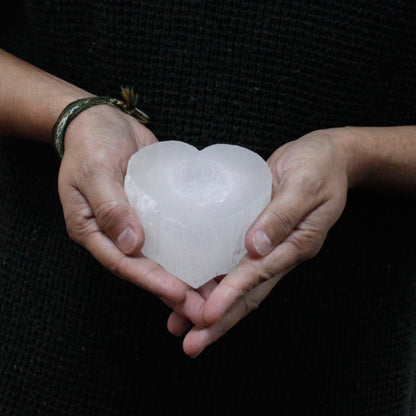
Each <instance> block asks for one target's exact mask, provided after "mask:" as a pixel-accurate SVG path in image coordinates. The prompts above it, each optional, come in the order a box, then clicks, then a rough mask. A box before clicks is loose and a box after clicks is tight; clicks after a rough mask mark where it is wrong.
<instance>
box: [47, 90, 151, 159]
mask: <svg viewBox="0 0 416 416" xmlns="http://www.w3.org/2000/svg"><path fill="white" fill-rule="evenodd" d="M121 97H122V99H121V100H118V99H117V98H111V97H97V96H95V97H87V98H80V99H79V100H75V101H73V102H72V103H70V104H68V105H67V106H66V107H65V108H64V110H63V111H62V113H61V114H60V115H59V117H58V119H57V120H56V123H55V125H54V126H53V129H52V133H51V140H52V143H53V144H54V145H55V148H56V150H57V152H58V154H59V156H60V157H62V156H63V155H64V137H65V132H66V129H67V128H68V126H69V123H70V122H71V121H72V120H73V119H74V118H75V117H76V116H77V115H78V114H80V113H81V112H82V111H84V110H87V109H88V108H90V107H93V106H95V105H100V104H110V105H113V106H115V107H117V108H119V109H120V110H121V111H124V112H125V113H127V114H130V115H131V116H133V117H135V118H136V119H137V120H138V121H139V122H140V123H141V124H146V123H148V122H149V117H148V116H147V115H146V114H145V113H143V111H141V110H139V109H138V108H136V103H137V96H136V94H135V92H134V91H133V89H131V88H129V87H121Z"/></svg>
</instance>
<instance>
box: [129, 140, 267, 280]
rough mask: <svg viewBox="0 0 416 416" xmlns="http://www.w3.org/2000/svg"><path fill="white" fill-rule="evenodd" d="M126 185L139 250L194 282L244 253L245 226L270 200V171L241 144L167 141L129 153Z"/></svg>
mask: <svg viewBox="0 0 416 416" xmlns="http://www.w3.org/2000/svg"><path fill="white" fill-rule="evenodd" d="M124 189H125V192H126V194H127V197H128V199H129V202H130V204H131V205H132V206H133V208H134V209H135V211H136V212H137V214H138V216H139V219H140V221H141V223H142V225H143V229H144V232H145V244H144V246H143V249H142V252H143V254H144V255H145V256H147V257H149V258H150V259H152V260H154V261H155V262H157V263H159V264H160V265H161V266H163V267H164V268H165V269H166V270H167V271H169V272H170V273H172V274H174V275H175V276H177V277H179V278H180V279H181V280H183V281H184V282H185V283H187V284H189V285H190V286H192V287H193V288H198V287H199V286H201V285H203V284H204V283H206V282H207V281H208V280H210V279H211V278H213V277H216V276H219V275H223V274H226V273H228V272H230V271H231V270H232V269H233V268H234V267H235V266H236V265H237V263H238V262H239V261H240V259H241V258H242V257H243V255H244V254H245V252H246V250H245V244H244V239H245V233H246V232H247V230H248V228H249V227H250V225H251V224H252V223H253V222H254V220H255V219H256V218H257V216H258V215H259V214H260V212H261V211H262V210H263V209H264V207H265V206H266V205H267V204H268V203H269V202H270V198H271V189H272V175H271V172H270V169H269V167H268V165H267V163H266V162H265V161H264V160H263V159H262V158H261V157H260V156H259V155H258V154H256V153H254V152H252V151H251V150H248V149H246V148H244V147H240V146H234V145H229V144H215V145H213V146H209V147H207V148H205V149H203V150H201V151H199V150H198V149H196V148H195V147H193V146H191V145H189V144H186V143H184V142H180V141H165V142H157V143H154V144H152V145H149V146H146V147H143V148H142V149H140V150H139V151H138V152H137V153H135V154H134V155H133V156H132V157H131V159H130V161H129V164H128V167H127V173H126V178H125V183H124Z"/></svg>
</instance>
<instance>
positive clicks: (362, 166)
mask: <svg viewBox="0 0 416 416" xmlns="http://www.w3.org/2000/svg"><path fill="white" fill-rule="evenodd" d="M332 130H333V132H334V134H335V137H336V141H337V143H338V144H339V150H340V152H342V154H343V155H344V159H345V167H346V171H347V172H346V174H347V180H348V187H349V188H352V187H355V186H359V185H362V184H364V183H366V182H368V180H369V177H370V176H371V172H372V171H373V170H374V163H375V161H374V160H373V158H372V155H373V152H372V151H371V149H372V148H373V147H374V145H375V143H374V137H372V136H371V135H370V134H369V132H368V131H366V129H365V128H361V127H349V126H347V127H340V128H335V129H332Z"/></svg>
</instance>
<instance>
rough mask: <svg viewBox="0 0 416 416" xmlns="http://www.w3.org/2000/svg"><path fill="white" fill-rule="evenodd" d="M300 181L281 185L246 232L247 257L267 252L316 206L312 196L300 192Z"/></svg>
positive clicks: (314, 197) (301, 190)
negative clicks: (294, 183) (295, 183)
mask: <svg viewBox="0 0 416 416" xmlns="http://www.w3.org/2000/svg"><path fill="white" fill-rule="evenodd" d="M301 186H302V185H301V184H299V185H297V186H292V185H291V186H281V187H279V189H278V190H277V193H276V195H275V197H274V198H273V200H272V201H271V202H270V204H269V205H268V206H267V207H266V208H265V210H264V211H263V212H262V213H261V214H260V215H259V217H258V218H257V220H256V221H255V222H254V224H253V225H252V226H251V227H250V228H249V230H248V231H247V233H246V240H245V244H246V248H247V251H248V253H249V255H250V256H252V257H259V256H265V255H267V254H268V253H270V252H271V251H272V250H273V249H274V248H275V247H276V246H277V245H278V244H279V243H280V242H282V241H283V240H284V239H285V238H286V237H287V236H288V235H289V234H290V233H291V232H292V230H293V229H294V228H295V226H296V225H297V224H298V223H299V222H300V221H301V220H302V219H303V218H304V217H305V216H306V215H307V214H308V213H309V212H310V211H311V210H312V209H314V208H315V207H316V206H317V201H316V195H314V194H311V193H307V192H304V190H303V189H300V188H301Z"/></svg>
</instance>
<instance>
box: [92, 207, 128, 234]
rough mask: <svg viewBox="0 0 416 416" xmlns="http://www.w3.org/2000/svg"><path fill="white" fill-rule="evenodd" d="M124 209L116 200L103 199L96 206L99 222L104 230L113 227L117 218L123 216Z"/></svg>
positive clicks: (96, 215)
mask: <svg viewBox="0 0 416 416" xmlns="http://www.w3.org/2000/svg"><path fill="white" fill-rule="evenodd" d="M123 211H124V209H123V208H122V207H121V206H120V205H119V204H118V203H117V201H115V200H108V201H102V202H100V203H99V204H97V206H96V208H95V212H94V215H95V219H96V221H97V224H98V225H99V226H100V227H101V228H102V229H104V230H107V229H109V228H111V227H112V226H113V225H114V223H115V222H116V221H117V219H119V218H122V217H123Z"/></svg>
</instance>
